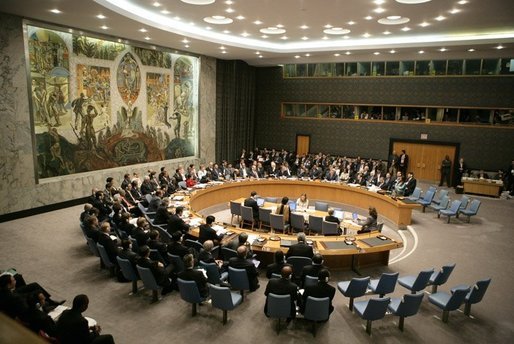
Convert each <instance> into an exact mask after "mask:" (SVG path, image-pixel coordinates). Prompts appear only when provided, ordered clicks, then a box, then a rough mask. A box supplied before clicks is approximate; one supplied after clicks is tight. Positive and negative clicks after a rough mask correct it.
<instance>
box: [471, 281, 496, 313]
mask: <svg viewBox="0 0 514 344" xmlns="http://www.w3.org/2000/svg"><path fill="white" fill-rule="evenodd" d="M490 283H491V279H490V278H488V279H484V280H480V281H478V282H477V283H476V284H475V285H474V286H472V287H471V290H470V291H469V293H468V294H467V295H466V298H465V299H464V314H466V315H467V316H468V317H469V316H470V315H471V305H473V304H475V303H479V302H480V301H482V298H483V297H484V295H485V292H486V291H487V288H488V287H489V284H490Z"/></svg>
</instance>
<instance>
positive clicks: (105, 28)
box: [100, 25, 109, 30]
mask: <svg viewBox="0 0 514 344" xmlns="http://www.w3.org/2000/svg"><path fill="white" fill-rule="evenodd" d="M100 28H101V29H102V30H107V29H109V27H108V26H107V25H102V26H100Z"/></svg>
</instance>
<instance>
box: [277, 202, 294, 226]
mask: <svg viewBox="0 0 514 344" xmlns="http://www.w3.org/2000/svg"><path fill="white" fill-rule="evenodd" d="M288 203H289V198H287V197H282V201H281V202H280V205H278V206H277V208H276V209H275V214H277V215H284V223H289V214H290V212H291V210H290V209H289V205H288Z"/></svg>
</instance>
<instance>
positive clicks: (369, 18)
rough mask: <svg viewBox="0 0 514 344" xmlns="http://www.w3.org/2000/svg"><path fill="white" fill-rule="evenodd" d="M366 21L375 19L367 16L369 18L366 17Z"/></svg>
mask: <svg viewBox="0 0 514 344" xmlns="http://www.w3.org/2000/svg"><path fill="white" fill-rule="evenodd" d="M364 19H366V20H371V19H373V17H372V16H367V17H364Z"/></svg>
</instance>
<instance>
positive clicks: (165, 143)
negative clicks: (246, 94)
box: [27, 26, 198, 178]
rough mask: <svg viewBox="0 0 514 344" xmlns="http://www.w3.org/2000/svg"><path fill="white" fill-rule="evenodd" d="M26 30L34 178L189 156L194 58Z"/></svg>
mask: <svg viewBox="0 0 514 344" xmlns="http://www.w3.org/2000/svg"><path fill="white" fill-rule="evenodd" d="M27 35H28V51H27V54H28V57H29V61H30V71H31V74H30V75H31V85H32V88H31V98H32V117H33V123H32V124H33V129H34V133H35V138H36V151H35V154H36V156H37V165H38V166H37V167H38V177H39V178H48V177H55V176H61V175H66V174H72V173H79V172H88V171H96V170H100V169H106V168H113V167H119V166H125V165H130V164H138V163H145V162H151V161H159V160H164V159H175V158H182V157H187V156H193V155H194V154H195V142H196V141H197V138H196V132H197V130H196V128H193V127H192V125H191V124H192V123H193V118H195V116H196V115H197V112H198V109H197V107H198V99H197V96H195V95H196V94H198V92H197V91H195V88H197V87H198V80H197V77H195V70H197V68H198V59H197V58H194V57H187V58H185V57H184V56H181V55H175V54H171V53H169V52H166V51H152V50H147V49H142V48H134V47H131V46H129V45H124V44H118V43H114V42H109V41H104V40H101V39H96V38H91V37H87V36H74V35H72V34H70V33H67V32H60V31H56V30H49V29H45V28H39V27H35V26H27ZM142 52H144V53H142ZM141 54H142V55H144V56H145V58H144V59H145V63H143V62H142V60H141V59H140V55H141ZM168 61H169V63H168ZM172 62H175V64H174V66H175V68H174V70H171V65H172ZM146 64H148V65H151V67H145V65H146ZM161 66H168V67H166V68H164V67H162V68H161ZM147 68H151V71H149V70H146V69H147ZM142 75H145V76H146V80H142ZM171 75H174V81H175V82H177V84H172V80H171V79H172V78H171ZM142 81H145V83H144V84H143V83H142ZM144 85H146V87H145V86H144ZM143 87H145V88H146V89H142V88H143ZM177 102H178V103H177ZM194 122H196V121H194Z"/></svg>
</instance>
